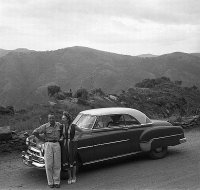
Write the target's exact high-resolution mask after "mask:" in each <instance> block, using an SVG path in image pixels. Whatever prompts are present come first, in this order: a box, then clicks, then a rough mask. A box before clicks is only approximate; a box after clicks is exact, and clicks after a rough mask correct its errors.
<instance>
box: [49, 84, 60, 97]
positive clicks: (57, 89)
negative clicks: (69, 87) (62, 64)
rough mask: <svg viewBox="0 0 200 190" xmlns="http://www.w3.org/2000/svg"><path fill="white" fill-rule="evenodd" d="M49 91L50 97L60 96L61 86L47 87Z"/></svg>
mask: <svg viewBox="0 0 200 190" xmlns="http://www.w3.org/2000/svg"><path fill="white" fill-rule="evenodd" d="M47 90H48V96H50V97H51V96H54V95H55V94H58V92H60V91H61V89H60V86H58V85H51V86H48V87H47Z"/></svg>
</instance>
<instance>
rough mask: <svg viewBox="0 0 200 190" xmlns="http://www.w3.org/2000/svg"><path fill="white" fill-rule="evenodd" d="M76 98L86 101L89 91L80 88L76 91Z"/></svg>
mask: <svg viewBox="0 0 200 190" xmlns="http://www.w3.org/2000/svg"><path fill="white" fill-rule="evenodd" d="M74 96H75V97H76V98H81V99H84V100H87V99H88V91H87V90H86V89H85V88H80V89H78V90H77V91H76V93H75V95H74Z"/></svg>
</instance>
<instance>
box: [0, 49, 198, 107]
mask: <svg viewBox="0 0 200 190" xmlns="http://www.w3.org/2000/svg"><path fill="white" fill-rule="evenodd" d="M199 72H200V58H199V57H197V56H194V55H191V54H187V53H181V52H175V53H172V54H165V55H161V56H157V57H148V58H143V57H138V56H128V55H120V54H115V53H109V52H105V51H99V50H95V49H91V48H86V47H79V46H76V47H70V48H65V49H59V50H55V51H43V52H37V51H31V50H27V51H22V52H20V51H10V52H9V53H7V54H6V55H4V56H3V57H1V58H0V105H4V106H7V105H13V106H15V107H17V108H21V107H24V106H26V105H30V104H32V103H35V102H37V103H40V102H41V103H42V102H45V101H47V86H48V85H50V84H57V85H59V86H60V87H61V89H62V90H63V91H68V90H69V89H70V88H71V89H72V90H73V91H74V90H77V89H78V88H81V87H83V88H87V89H93V88H102V90H103V91H105V92H107V93H118V92H121V90H126V89H128V88H131V87H134V85H135V83H137V82H140V81H142V80H143V79H145V78H158V77H162V76H166V77H169V78H170V79H171V80H173V81H175V80H181V81H183V85H187V86H192V85H197V86H200V75H199Z"/></svg>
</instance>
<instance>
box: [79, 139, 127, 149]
mask: <svg viewBox="0 0 200 190" xmlns="http://www.w3.org/2000/svg"><path fill="white" fill-rule="evenodd" d="M129 140H130V139H125V140H121V141H113V142H108V143H103V144H95V145H93V146H84V147H79V148H78V150H80V149H86V148H92V147H97V146H104V145H108V144H115V143H120V142H126V141H129Z"/></svg>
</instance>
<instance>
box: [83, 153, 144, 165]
mask: <svg viewBox="0 0 200 190" xmlns="http://www.w3.org/2000/svg"><path fill="white" fill-rule="evenodd" d="M141 152H142V151H138V152H132V153H128V154H122V155H119V156H113V157H109V158H103V159H99V160H94V161H90V162H85V163H84V164H83V165H88V164H93V163H97V162H103V161H106V160H112V159H116V158H121V157H125V156H130V155H134V154H138V153H141Z"/></svg>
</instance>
